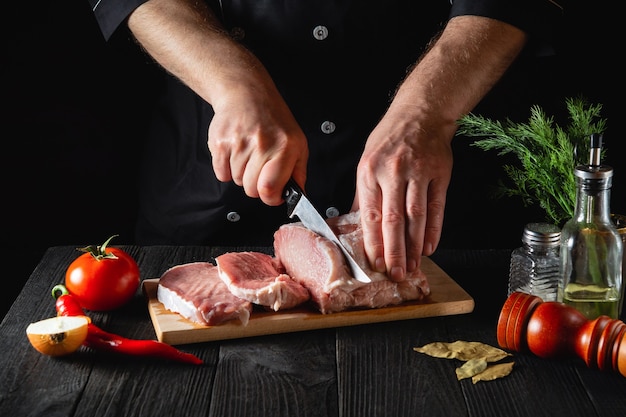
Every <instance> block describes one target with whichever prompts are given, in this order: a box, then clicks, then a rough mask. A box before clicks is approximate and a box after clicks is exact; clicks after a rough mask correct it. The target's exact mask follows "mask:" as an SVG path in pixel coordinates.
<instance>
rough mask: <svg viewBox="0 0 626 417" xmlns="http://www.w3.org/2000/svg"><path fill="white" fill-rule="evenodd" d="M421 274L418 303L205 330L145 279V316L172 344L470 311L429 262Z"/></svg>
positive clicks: (301, 313) (260, 317) (302, 313)
mask: <svg viewBox="0 0 626 417" xmlns="http://www.w3.org/2000/svg"><path fill="white" fill-rule="evenodd" d="M421 269H422V271H423V272H424V273H425V274H426V276H427V277H428V282H429V284H430V289H431V294H430V295H429V296H428V297H427V298H426V299H424V300H422V301H411V302H406V303H403V304H400V305H397V306H391V307H383V308H376V309H361V310H353V311H344V312H340V313H331V314H322V313H320V312H319V311H314V310H312V309H306V308H294V309H290V310H283V311H278V312H265V311H254V312H253V313H252V315H251V316H250V321H249V322H248V324H247V325H246V326H244V325H242V324H241V323H240V322H239V321H237V320H233V321H230V322H226V323H223V324H220V325H217V326H204V325H201V324H197V323H194V322H192V321H190V320H188V319H186V318H184V317H183V316H181V315H180V314H178V313H173V312H171V311H169V310H166V309H165V307H164V306H163V304H162V303H161V302H160V301H159V300H158V299H157V298H156V293H157V287H158V285H159V280H158V279H146V280H144V281H143V290H144V294H145V295H146V296H147V297H148V311H149V312H150V318H151V319H152V324H153V325H154V330H155V332H156V335H157V338H158V340H159V341H161V342H165V343H168V344H170V345H181V344H187V343H199V342H209V341H215V340H226V339H237V338H244V337H252V336H261V335H268V334H279V333H290V332H298V331H303V330H315V329H324V328H330V327H342V326H355V325H360V324H368V323H379V322H389V321H396V320H406V319H415V318H422V317H434V316H447V315H454V314H464V313H469V312H471V311H473V310H474V299H473V298H472V297H471V296H470V295H469V294H468V293H467V292H466V291H465V290H464V289H463V288H461V287H460V286H459V284H457V283H456V282H455V281H454V280H453V279H452V278H450V276H448V274H446V273H445V272H444V271H443V270H442V269H441V268H440V267H439V266H438V265H437V264H435V263H434V262H433V261H432V260H431V259H430V258H428V257H424V258H423V259H422V264H421Z"/></svg>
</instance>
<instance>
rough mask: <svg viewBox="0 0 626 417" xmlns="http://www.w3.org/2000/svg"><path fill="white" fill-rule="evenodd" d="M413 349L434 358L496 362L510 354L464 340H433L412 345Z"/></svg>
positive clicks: (483, 344)
mask: <svg viewBox="0 0 626 417" xmlns="http://www.w3.org/2000/svg"><path fill="white" fill-rule="evenodd" d="M413 350H414V351H416V352H420V353H424V354H426V355H429V356H433V357H436V358H447V359H458V360H461V361H468V360H470V359H480V358H483V359H484V360H485V361H487V362H497V361H499V360H501V359H504V358H506V357H507V356H512V355H511V354H510V353H508V352H505V351H504V350H502V349H498V348H496V347H493V346H491V345H488V344H485V343H482V342H467V341H464V340H457V341H456V342H452V343H446V342H433V343H428V344H426V345H424V346H421V347H414V348H413Z"/></svg>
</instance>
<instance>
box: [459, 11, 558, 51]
mask: <svg viewBox="0 0 626 417" xmlns="http://www.w3.org/2000/svg"><path fill="white" fill-rule="evenodd" d="M566 2H567V0H450V3H452V8H451V10H450V17H451V18H452V17H455V16H462V15H476V16H485V17H489V18H493V19H497V20H500V21H502V22H505V23H509V24H511V25H513V26H515V27H517V28H519V29H521V30H523V31H524V32H526V33H527V34H528V35H529V36H530V43H531V44H533V45H534V50H535V53H536V54H538V55H551V54H553V53H554V46H555V43H556V42H557V39H558V30H559V29H558V28H559V27H560V26H561V24H562V23H563V17H564V8H565V3H566Z"/></svg>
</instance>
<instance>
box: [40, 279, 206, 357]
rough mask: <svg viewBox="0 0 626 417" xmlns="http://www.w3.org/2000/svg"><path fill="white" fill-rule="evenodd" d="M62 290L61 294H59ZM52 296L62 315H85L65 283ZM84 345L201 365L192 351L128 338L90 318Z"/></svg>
mask: <svg viewBox="0 0 626 417" xmlns="http://www.w3.org/2000/svg"><path fill="white" fill-rule="evenodd" d="M58 292H60V293H61V295H59V296H57V293H58ZM52 296H53V297H54V298H56V310H57V313H58V314H59V315H60V316H85V317H87V315H86V314H85V312H84V310H83V309H82V307H81V306H80V305H79V304H78V302H77V301H76V300H75V299H74V297H72V295H71V294H70V293H69V292H68V291H67V288H65V286H64V285H57V286H55V287H54V288H53V289H52ZM83 345H84V346H87V347H90V348H93V349H98V350H102V351H106V352H116V353H122V354H125V355H133V356H148V357H154V358H161V359H171V360H175V361H179V362H186V363H192V364H194V365H200V364H201V363H202V359H200V358H198V357H197V356H195V355H192V354H191V353H185V352H182V351H180V350H178V349H176V348H175V347H173V346H171V345H168V344H167V343H163V342H159V341H157V340H136V339H128V338H126V337H122V336H119V335H117V334H113V333H109V332H107V331H104V330H102V329H101V328H99V327H98V326H96V325H95V324H93V323H92V322H91V319H89V327H88V331H87V339H86V340H85V342H84V343H83Z"/></svg>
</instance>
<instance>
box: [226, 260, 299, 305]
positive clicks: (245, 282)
mask: <svg viewBox="0 0 626 417" xmlns="http://www.w3.org/2000/svg"><path fill="white" fill-rule="evenodd" d="M215 261H216V263H217V267H218V270H219V274H220V278H221V279H222V281H224V283H225V284H226V286H228V289H229V290H230V292H231V293H233V294H234V295H236V296H237V297H240V298H243V299H244V300H248V301H250V302H251V303H254V304H258V305H261V306H264V307H268V308H270V309H272V310H274V311H278V310H283V309H287V308H292V307H295V306H297V305H299V304H302V303H304V302H306V301H308V300H309V298H310V296H309V291H308V290H307V289H306V288H304V287H303V286H302V285H300V284H299V283H297V282H296V281H294V280H293V279H291V277H290V276H289V275H286V274H285V273H284V272H285V271H284V268H282V266H281V265H280V264H279V263H278V262H277V261H276V260H275V259H274V258H273V257H272V256H270V255H267V254H264V253H261V252H228V253H225V254H223V255H220V256H218V257H217V258H215Z"/></svg>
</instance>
